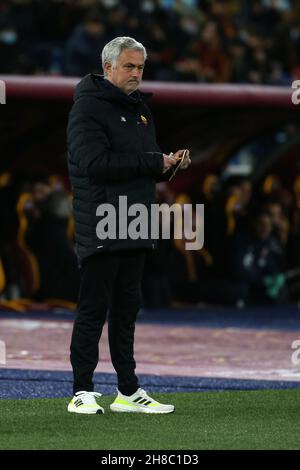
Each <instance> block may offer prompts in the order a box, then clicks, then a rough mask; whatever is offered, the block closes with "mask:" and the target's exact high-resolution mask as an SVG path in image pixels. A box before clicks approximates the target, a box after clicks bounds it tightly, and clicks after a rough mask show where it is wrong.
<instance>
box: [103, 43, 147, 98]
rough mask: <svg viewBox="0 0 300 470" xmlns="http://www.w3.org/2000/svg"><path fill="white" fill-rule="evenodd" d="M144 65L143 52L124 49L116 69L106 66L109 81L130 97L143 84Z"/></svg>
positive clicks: (107, 64) (109, 65)
mask: <svg viewBox="0 0 300 470" xmlns="http://www.w3.org/2000/svg"><path fill="white" fill-rule="evenodd" d="M144 65H145V61H144V54H143V53H142V52H140V51H133V50H131V49H124V50H123V51H122V52H121V54H120V55H119V57H118V59H117V64H116V67H115V68H113V67H112V65H111V64H109V63H106V64H105V71H106V75H107V79H108V80H109V81H110V82H111V83H113V84H114V85H115V86H117V87H118V88H120V89H121V90H122V91H123V92H124V93H126V94H127V95H129V94H130V93H132V92H133V91H135V90H136V89H137V88H138V86H139V84H140V83H141V81H142V76H143V70H144Z"/></svg>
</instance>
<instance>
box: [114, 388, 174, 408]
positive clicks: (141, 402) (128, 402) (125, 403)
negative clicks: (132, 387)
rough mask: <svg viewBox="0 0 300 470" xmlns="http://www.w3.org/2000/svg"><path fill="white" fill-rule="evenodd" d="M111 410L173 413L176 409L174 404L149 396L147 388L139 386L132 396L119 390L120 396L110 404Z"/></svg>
mask: <svg viewBox="0 0 300 470" xmlns="http://www.w3.org/2000/svg"><path fill="white" fill-rule="evenodd" d="M110 409H111V411H116V412H120V413H122V412H129V413H160V414H161V413H172V412H173V411H174V410H175V407H174V406H173V405H163V404H162V403H159V402H158V401H155V400H153V398H151V397H149V395H147V393H146V392H145V390H143V389H142V388H139V389H138V390H137V391H136V392H135V393H134V394H133V395H131V396H130V397H128V396H126V395H122V393H121V392H119V390H118V396H117V398H116V399H115V401H114V402H113V403H112V404H111V405H110Z"/></svg>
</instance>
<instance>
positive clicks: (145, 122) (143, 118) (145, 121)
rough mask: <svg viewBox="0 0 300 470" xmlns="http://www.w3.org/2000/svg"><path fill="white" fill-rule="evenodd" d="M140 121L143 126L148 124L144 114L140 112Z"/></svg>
mask: <svg viewBox="0 0 300 470" xmlns="http://www.w3.org/2000/svg"><path fill="white" fill-rule="evenodd" d="M141 121H142V123H143V124H144V125H145V126H147V125H148V121H147V118H146V117H145V116H143V115H142V114H141Z"/></svg>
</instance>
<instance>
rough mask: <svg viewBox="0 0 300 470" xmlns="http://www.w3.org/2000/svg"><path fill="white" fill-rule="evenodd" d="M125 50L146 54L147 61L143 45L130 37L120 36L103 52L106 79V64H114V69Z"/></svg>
mask: <svg viewBox="0 0 300 470" xmlns="http://www.w3.org/2000/svg"><path fill="white" fill-rule="evenodd" d="M124 49H131V50H133V51H139V52H142V53H143V54H144V60H146V59H147V52H146V49H145V47H144V46H143V44H141V43H140V42H138V41H136V40H135V39H133V38H130V37H128V36H120V37H118V38H115V39H113V40H112V41H110V42H108V43H107V44H106V45H105V46H104V48H103V51H102V68H103V72H104V77H105V76H106V73H105V69H104V64H106V63H109V64H112V66H113V68H115V67H116V65H117V59H118V57H119V55H120V54H121V52H122V51H123V50H124Z"/></svg>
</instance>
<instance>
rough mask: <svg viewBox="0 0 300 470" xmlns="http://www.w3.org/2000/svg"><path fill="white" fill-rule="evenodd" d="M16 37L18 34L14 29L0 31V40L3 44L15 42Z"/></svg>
mask: <svg viewBox="0 0 300 470" xmlns="http://www.w3.org/2000/svg"><path fill="white" fill-rule="evenodd" d="M17 39H18V34H17V33H16V31H14V30H6V31H1V32H0V42H3V43H4V44H9V45H12V44H15V43H16V42H17Z"/></svg>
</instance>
